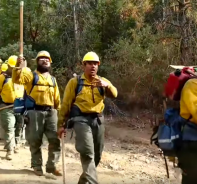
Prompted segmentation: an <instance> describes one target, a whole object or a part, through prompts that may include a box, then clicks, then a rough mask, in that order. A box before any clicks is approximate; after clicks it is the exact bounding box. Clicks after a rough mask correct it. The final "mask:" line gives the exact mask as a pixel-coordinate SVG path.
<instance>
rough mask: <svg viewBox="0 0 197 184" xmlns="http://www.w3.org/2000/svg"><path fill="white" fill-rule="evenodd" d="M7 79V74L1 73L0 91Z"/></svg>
mask: <svg viewBox="0 0 197 184" xmlns="http://www.w3.org/2000/svg"><path fill="white" fill-rule="evenodd" d="M4 80H5V76H4V75H3V74H1V75H0V93H1V91H2V88H3V82H4Z"/></svg>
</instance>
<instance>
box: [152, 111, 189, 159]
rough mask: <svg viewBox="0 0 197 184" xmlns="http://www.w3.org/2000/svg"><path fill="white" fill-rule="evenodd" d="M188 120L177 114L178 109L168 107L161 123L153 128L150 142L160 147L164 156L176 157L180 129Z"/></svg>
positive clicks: (180, 140)
mask: <svg viewBox="0 0 197 184" xmlns="http://www.w3.org/2000/svg"><path fill="white" fill-rule="evenodd" d="M190 118H191V117H190ZM190 118H189V119H190ZM189 119H188V120H189ZM188 120H186V119H184V118H182V117H181V116H180V115H179V109H175V108H168V109H167V110H166V111H165V114H164V120H163V123H160V124H159V125H158V126H157V127H155V129H154V132H153V134H152V136H151V140H150V141H151V144H152V143H154V144H155V145H156V146H157V147H158V148H160V149H161V150H162V152H163V154H164V156H170V157H176V156H177V152H178V150H179V148H180V147H181V143H182V130H183V127H184V125H185V124H186V123H187V121H188Z"/></svg>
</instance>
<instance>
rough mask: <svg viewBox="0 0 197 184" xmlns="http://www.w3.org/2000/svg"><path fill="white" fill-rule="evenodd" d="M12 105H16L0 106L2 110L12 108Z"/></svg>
mask: <svg viewBox="0 0 197 184" xmlns="http://www.w3.org/2000/svg"><path fill="white" fill-rule="evenodd" d="M11 107H14V105H7V106H5V107H1V108H0V111H1V110H3V109H8V108H11Z"/></svg>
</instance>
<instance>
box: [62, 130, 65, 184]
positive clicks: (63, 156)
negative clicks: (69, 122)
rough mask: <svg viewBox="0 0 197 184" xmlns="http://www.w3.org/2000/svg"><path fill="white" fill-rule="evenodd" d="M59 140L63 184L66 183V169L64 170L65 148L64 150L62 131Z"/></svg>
mask: <svg viewBox="0 0 197 184" xmlns="http://www.w3.org/2000/svg"><path fill="white" fill-rule="evenodd" d="M61 142H62V170H63V184H66V173H65V172H66V171H65V160H64V158H65V150H64V133H62V136H61Z"/></svg>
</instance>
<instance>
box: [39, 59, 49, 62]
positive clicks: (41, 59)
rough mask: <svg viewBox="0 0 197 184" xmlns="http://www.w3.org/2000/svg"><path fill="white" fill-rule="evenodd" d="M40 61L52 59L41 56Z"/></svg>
mask: <svg viewBox="0 0 197 184" xmlns="http://www.w3.org/2000/svg"><path fill="white" fill-rule="evenodd" d="M39 61H47V62H49V61H50V60H49V58H40V59H39Z"/></svg>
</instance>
